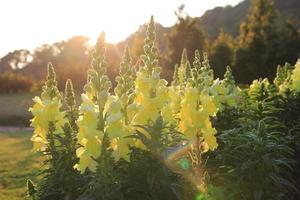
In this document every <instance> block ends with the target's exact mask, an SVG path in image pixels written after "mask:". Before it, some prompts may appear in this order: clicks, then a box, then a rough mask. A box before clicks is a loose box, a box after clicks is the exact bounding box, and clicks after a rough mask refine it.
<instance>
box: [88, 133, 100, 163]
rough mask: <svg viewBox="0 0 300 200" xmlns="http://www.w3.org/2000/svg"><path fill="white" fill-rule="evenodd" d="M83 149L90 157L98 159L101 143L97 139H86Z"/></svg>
mask: <svg viewBox="0 0 300 200" xmlns="http://www.w3.org/2000/svg"><path fill="white" fill-rule="evenodd" d="M85 149H86V152H87V153H88V154H89V155H90V156H93V157H94V158H98V157H99V156H100V150H101V141H100V140H98V139H97V137H94V138H91V139H88V140H87V142H86V144H85Z"/></svg>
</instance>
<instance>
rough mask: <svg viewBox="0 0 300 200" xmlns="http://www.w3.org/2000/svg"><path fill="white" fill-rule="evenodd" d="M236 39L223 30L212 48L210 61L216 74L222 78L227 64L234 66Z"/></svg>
mask: <svg viewBox="0 0 300 200" xmlns="http://www.w3.org/2000/svg"><path fill="white" fill-rule="evenodd" d="M234 46H235V44H234V40H233V38H232V37H231V36H230V35H228V34H226V33H224V31H223V30H222V31H221V32H220V34H219V36H218V38H217V39H216V40H215V41H214V42H213V44H212V47H211V49H210V55H209V61H210V64H211V66H212V67H213V70H214V73H215V76H216V77H218V78H222V76H223V74H224V73H225V71H226V66H232V64H233V59H234Z"/></svg>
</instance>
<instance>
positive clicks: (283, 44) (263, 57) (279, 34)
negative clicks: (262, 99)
mask: <svg viewBox="0 0 300 200" xmlns="http://www.w3.org/2000/svg"><path fill="white" fill-rule="evenodd" d="M299 51H300V45H299V33H298V32H297V31H296V30H295V28H293V26H292V25H291V24H290V23H288V22H287V21H286V19H283V18H282V16H280V15H279V14H278V12H277V11H276V10H275V9H274V5H273V1H272V0H254V1H253V2H252V6H251V8H250V11H249V14H248V16H247V19H246V21H245V22H243V23H241V25H240V33H239V43H238V48H237V51H236V62H235V66H234V72H235V74H236V75H237V79H238V81H239V82H243V83H249V82H250V81H251V80H253V79H257V78H259V77H267V78H269V79H270V80H272V79H273V78H274V77H275V72H276V66H277V65H278V64H284V63H283V62H286V61H287V62H292V63H294V62H295V61H296V58H297V56H298V52H299Z"/></svg>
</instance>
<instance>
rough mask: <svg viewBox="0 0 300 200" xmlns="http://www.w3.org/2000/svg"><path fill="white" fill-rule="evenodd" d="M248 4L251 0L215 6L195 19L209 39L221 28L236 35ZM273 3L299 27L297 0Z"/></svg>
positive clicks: (299, 16) (298, 3) (275, 0)
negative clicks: (233, 4)
mask: <svg viewBox="0 0 300 200" xmlns="http://www.w3.org/2000/svg"><path fill="white" fill-rule="evenodd" d="M250 5H251V0H244V1H242V2H241V3H239V4H238V5H236V6H226V7H216V8H214V9H212V10H208V11H206V12H205V13H204V14H203V15H202V16H201V17H198V18H197V21H198V23H199V25H200V26H201V27H202V29H203V30H204V31H205V32H206V34H207V36H208V38H209V39H210V40H214V39H215V38H216V37H217V36H218V34H219V31H220V29H221V28H222V29H223V30H224V31H225V32H226V33H229V34H231V35H232V36H237V34H238V31H239V25H240V23H241V22H242V21H243V20H245V18H246V16H247V13H248V10H249V8H250ZM274 5H275V8H276V9H277V10H278V11H279V13H280V14H281V15H282V16H284V17H286V18H288V19H290V20H291V21H292V22H293V23H294V24H295V25H296V26H297V27H298V28H300V12H299V11H300V1H299V0H274Z"/></svg>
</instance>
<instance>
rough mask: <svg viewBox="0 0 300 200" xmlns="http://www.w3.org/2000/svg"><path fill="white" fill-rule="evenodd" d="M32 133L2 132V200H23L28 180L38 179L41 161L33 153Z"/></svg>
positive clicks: (0, 180) (0, 195)
mask: <svg viewBox="0 0 300 200" xmlns="http://www.w3.org/2000/svg"><path fill="white" fill-rule="evenodd" d="M31 134H32V133H31V132H24V131H22V132H0V141H1V145H0V200H21V199H24V197H25V196H26V190H27V188H26V181H27V179H29V178H30V179H33V180H36V179H37V175H38V169H39V168H40V167H41V165H42V164H41V162H40V161H41V160H40V158H39V157H38V155H37V154H36V153H33V152H32V144H31V142H30V136H31Z"/></svg>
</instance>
